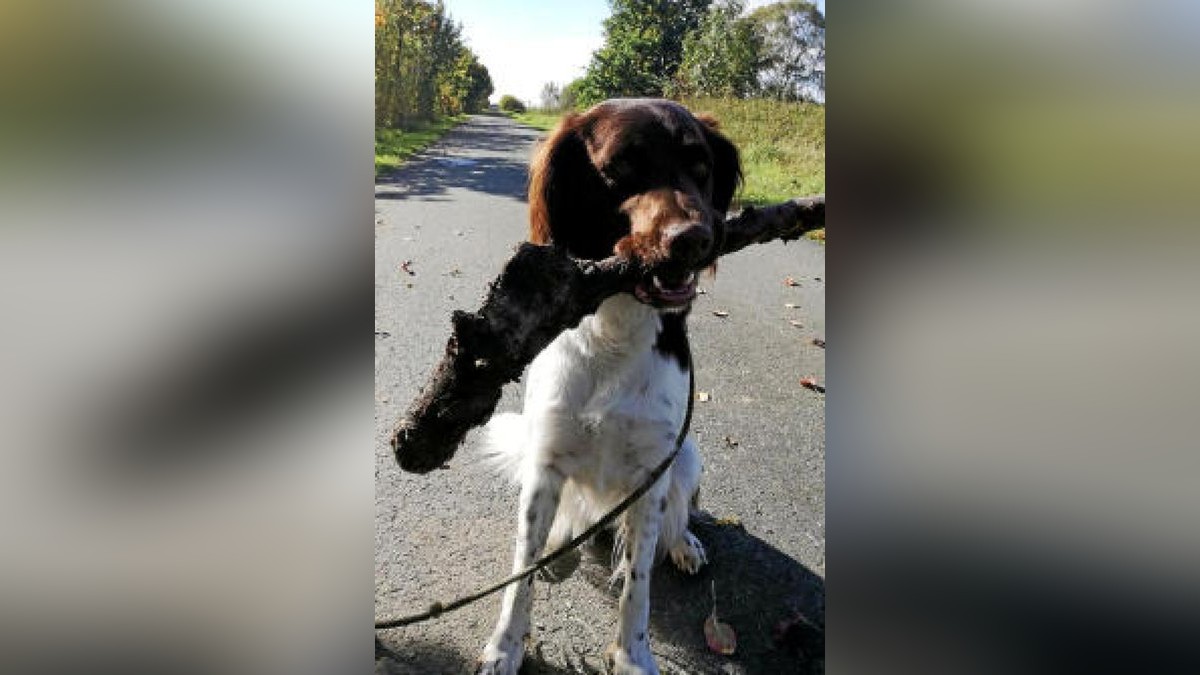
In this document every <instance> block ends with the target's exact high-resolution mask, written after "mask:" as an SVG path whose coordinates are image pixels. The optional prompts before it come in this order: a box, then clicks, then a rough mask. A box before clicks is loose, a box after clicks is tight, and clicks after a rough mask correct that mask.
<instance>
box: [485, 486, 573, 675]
mask: <svg viewBox="0 0 1200 675" xmlns="http://www.w3.org/2000/svg"><path fill="white" fill-rule="evenodd" d="M529 476H530V478H528V479H527V480H526V481H525V482H524V484H522V486H521V500H520V507H519V508H518V509H517V547H516V551H515V553H514V554H513V572H514V573H516V572H519V571H521V570H522V569H525V568H526V567H528V566H529V565H530V564H532V563H533V561H534V560H536V559H537V558H538V556H539V555H541V552H542V547H543V546H545V545H546V535H547V534H548V533H549V531H550V524H551V523H552V522H553V521H554V514H555V512H556V511H557V510H558V498H559V495H560V494H561V493H562V486H563V475H562V473H560V472H559V471H558V469H557V468H555V467H553V466H550V467H545V468H543V469H541V470H539V471H535V472H530V473H529ZM532 607H533V577H532V576H530V577H528V578H526V579H523V580H521V581H518V582H516V583H514V584H512V585H510V586H509V587H508V588H507V589H505V591H504V600H503V602H502V603H501V606H500V620H499V621H498V622H497V623H496V629H495V630H494V631H493V632H492V638H491V640H489V641H488V644H487V646H486V647H484V649H483V655H482V656H481V657H480V660H479V669H478V670H477V671H476V672H477V673H479V674H480V675H515V673H516V672H517V670H518V669H520V667H521V660H522V659H523V658H524V656H525V640H526V638H528V637H529V612H530V609H531V608H532Z"/></svg>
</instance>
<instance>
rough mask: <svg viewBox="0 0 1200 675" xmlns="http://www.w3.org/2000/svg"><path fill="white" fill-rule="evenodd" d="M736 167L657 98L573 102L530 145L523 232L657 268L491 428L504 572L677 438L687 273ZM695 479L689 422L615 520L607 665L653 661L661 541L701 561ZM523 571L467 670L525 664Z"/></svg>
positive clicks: (702, 128) (582, 524)
mask: <svg viewBox="0 0 1200 675" xmlns="http://www.w3.org/2000/svg"><path fill="white" fill-rule="evenodd" d="M740 180H741V169H740V165H739V161H738V152H737V149H736V148H735V147H734V146H733V144H732V143H730V142H729V141H728V140H727V139H726V138H725V137H724V136H722V135H721V134H720V133H719V132H718V131H717V125H716V123H715V122H714V121H713V120H712V119H710V118H707V117H698V116H695V115H693V114H691V113H690V112H688V110H687V109H686V108H684V107H683V106H681V105H679V104H678V103H674V102H672V101H666V100H658V99H616V100H610V101H606V102H604V103H601V104H599V105H597V106H595V107H594V108H592V109H590V110H588V111H587V112H584V113H581V114H573V115H568V116H567V117H565V118H564V119H563V120H562V121H561V123H560V124H559V125H558V127H557V128H556V129H555V130H554V131H553V133H551V134H550V136H549V138H548V139H547V140H546V141H545V142H544V143H543V145H542V146H541V147H540V148H539V150H538V152H537V154H536V156H535V158H534V160H533V164H532V167H531V171H530V184H529V206H530V224H531V228H530V239H531V241H533V242H535V243H538V244H546V245H551V246H560V247H563V248H565V249H566V250H567V251H568V252H570V253H571V254H572V255H574V256H576V257H579V258H589V259H599V258H605V257H608V256H611V255H613V254H614V253H617V254H620V255H625V256H637V257H639V258H642V259H643V260H645V261H647V262H648V263H651V270H652V272H651V273H649V274H648V275H647V277H646V278H645V279H643V280H642V281H641V283H639V284H638V286H637V288H636V289H635V291H634V292H633V293H622V294H618V295H615V296H613V297H611V298H609V299H607V300H605V301H604V302H603V303H602V304H601V305H600V308H599V309H598V310H597V312H596V313H595V314H594V315H592V316H589V317H587V318H585V319H583V321H581V322H580V324H579V326H578V327H577V328H575V329H573V330H568V331H566V332H564V333H563V334H561V335H560V336H559V337H558V338H557V339H556V340H554V342H553V343H552V344H551V345H550V346H549V347H547V348H546V349H545V351H543V352H542V353H541V354H540V355H539V356H538V357H537V358H536V359H535V360H534V361H533V363H532V364H531V366H530V369H529V373H528V375H527V377H526V386H525V406H524V411H523V412H522V413H521V414H514V413H507V414H502V415H497V416H496V417H495V418H493V420H492V422H490V423H489V425H488V427H487V432H488V435H487V438H488V449H489V452H490V454H491V455H492V456H493V458H494V459H495V460H496V461H497V462H498V463H499V464H501V465H503V466H504V467H505V468H506V469H508V470H509V471H510V472H511V474H512V475H513V476H515V478H516V479H517V480H518V481H519V482H520V485H521V497H520V507H519V512H518V517H517V539H516V552H515V554H514V559H513V569H514V570H519V569H522V568H524V567H525V566H527V565H529V564H530V563H531V562H533V561H534V560H535V559H537V558H538V557H539V556H540V555H541V554H542V553H543V552H545V551H548V550H552V549H555V548H557V547H559V546H561V545H562V544H563V543H565V542H566V541H568V540H569V539H571V538H572V537H573V536H575V535H576V534H578V533H580V532H582V531H583V530H584V529H585V528H586V527H588V526H589V525H590V524H591V523H593V522H595V521H596V520H597V519H598V518H599V517H600V516H601V515H602V514H603V513H605V512H606V511H608V510H609V509H610V508H611V507H613V506H614V505H615V504H616V503H618V502H619V501H621V500H622V499H623V498H624V497H625V496H626V495H628V494H629V493H630V492H632V491H633V490H634V489H635V488H637V487H638V486H639V485H640V484H641V483H642V482H643V481H644V480H645V479H646V477H647V475H648V474H649V472H650V471H651V470H652V469H653V468H654V467H655V466H656V465H657V464H659V463H660V462H661V461H662V460H663V459H664V458H665V457H666V456H667V454H668V453H670V452H671V450H672V449H673V448H674V445H675V440H676V436H677V434H678V433H679V432H680V428H681V426H682V424H683V421H684V416H685V414H686V410H687V404H688V400H687V399H688V395H689V393H688V392H689V386H688V379H689V372H688V371H689V369H690V368H691V363H690V357H689V349H688V346H687V328H686V320H687V313H688V311H689V309H690V307H691V302H692V299H693V298H694V297H695V295H696V275H697V272H698V271H700V270H702V269H704V268H706V267H709V266H711V265H712V264H713V262H714V260H715V259H716V253H715V252H716V251H717V250H719V244H720V241H721V238H722V236H723V222H724V218H725V213H726V211H727V210H728V208H729V205H730V202H731V201H732V199H733V194H734V191H735V190H736V189H737V187H738V184H739V182H740ZM699 481H700V457H699V454H698V452H697V449H696V443H695V439H694V438H693V437H692V436H691V435H690V434H689V435H688V438H687V439H686V440H685V442H684V445H683V448H682V450H681V452H680V454H679V456H678V457H677V458H676V460H675V462H674V463H673V464H672V465H671V468H670V470H669V471H668V472H667V473H666V474H665V475H664V476H663V477H662V478H660V479H659V480H658V481H657V482H656V483H655V485H654V486H653V487H652V488H651V489H650V491H649V492H647V493H646V494H645V496H643V497H642V498H641V499H639V500H638V501H637V502H635V503H634V505H633V506H632V507H631V508H630V509H629V510H628V511H626V512H625V514H624V515H623V516H622V518H621V519H620V520H619V521H618V522H619V523H620V525H619V527H618V530H617V533H616V534H617V536H616V546H615V549H614V561H615V562H616V565H615V570H614V573H613V574H614V577H623V580H624V587H623V589H622V592H621V601H620V618H619V624H618V629H617V635H616V641H615V643H614V644H613V645H611V646H610V647H609V650H608V652H607V658H608V663H609V667H610V670H612V671H613V672H616V673H622V674H627V673H657V672H658V668H657V666H656V665H655V662H654V657H653V656H652V655H651V651H650V642H649V627H648V622H649V604H648V602H649V583H650V570H651V567H652V566H653V564H654V562H655V561H656V560H657V559H660V558H662V557H663V556H665V555H670V557H671V560H672V561H673V562H674V563H675V565H676V566H678V567H679V568H680V569H682V570H685V571H687V572H690V573H695V572H696V571H698V570H699V569H700V567H701V566H702V565H703V564H704V563H705V562H706V557H705V552H704V548H703V546H702V545H701V544H700V542H699V541H698V540H697V539H696V537H695V536H693V535H692V533H691V532H689V531H688V529H687V524H688V513H689V509H690V508H691V506H692V505H693V500H694V497H695V495H696V493H697V490H698V486H699ZM560 571H561V570H560ZM532 583H533V579H532V578H531V579H529V580H528V582H522V583H518V584H515V585H512V586H509V587H508V589H507V590H506V592H505V595H504V599H503V604H502V609H501V612H500V619H499V622H498V623H497V625H496V628H495V631H494V632H493V634H492V637H491V639H490V640H489V642H488V643H487V646H486V647H485V648H484V650H483V654H482V656H481V659H480V665H479V671H478V672H480V673H487V674H498V673H516V672H517V670H518V669H519V668H520V665H521V661H522V658H523V655H524V645H525V640H526V638H527V637H528V636H529V626H530V609H531V606H532V601H533V589H532Z"/></svg>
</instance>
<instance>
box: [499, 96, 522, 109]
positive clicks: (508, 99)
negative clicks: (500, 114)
mask: <svg viewBox="0 0 1200 675" xmlns="http://www.w3.org/2000/svg"><path fill="white" fill-rule="evenodd" d="M499 105H500V109H501V110H503V111H504V112H517V113H523V112H525V104H524V103H522V102H521V99H519V98H517V97H516V96H513V95H512V94H505V95H503V96H501V97H500V104H499Z"/></svg>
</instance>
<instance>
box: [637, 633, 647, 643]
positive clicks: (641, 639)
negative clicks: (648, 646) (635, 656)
mask: <svg viewBox="0 0 1200 675" xmlns="http://www.w3.org/2000/svg"><path fill="white" fill-rule="evenodd" d="M637 639H638V642H645V641H646V634H645V633H638V636H637Z"/></svg>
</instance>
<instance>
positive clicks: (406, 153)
mask: <svg viewBox="0 0 1200 675" xmlns="http://www.w3.org/2000/svg"><path fill="white" fill-rule="evenodd" d="M465 119H467V116H466V115H455V116H453V117H443V118H440V119H437V120H434V121H432V122H415V123H413V124H411V125H409V126H408V127H407V128H404V129H384V128H376V129H375V175H376V176H379V175H380V174H384V173H387V172H388V171H391V170H392V169H395V168H396V167H398V166H400V165H402V164H404V160H406V159H408V158H409V157H411V156H412V155H413V154H414V153H416V152H419V151H421V150H423V149H425V148H426V147H428V146H429V144H430V143H433V142H434V141H436V140H437V139H439V138H441V137H442V135H443V134H445V133H446V132H447V131H449V130H450V129H452V128H454V127H455V126H457V125H458V124H459V123H460V122H462V121H463V120H465Z"/></svg>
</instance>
